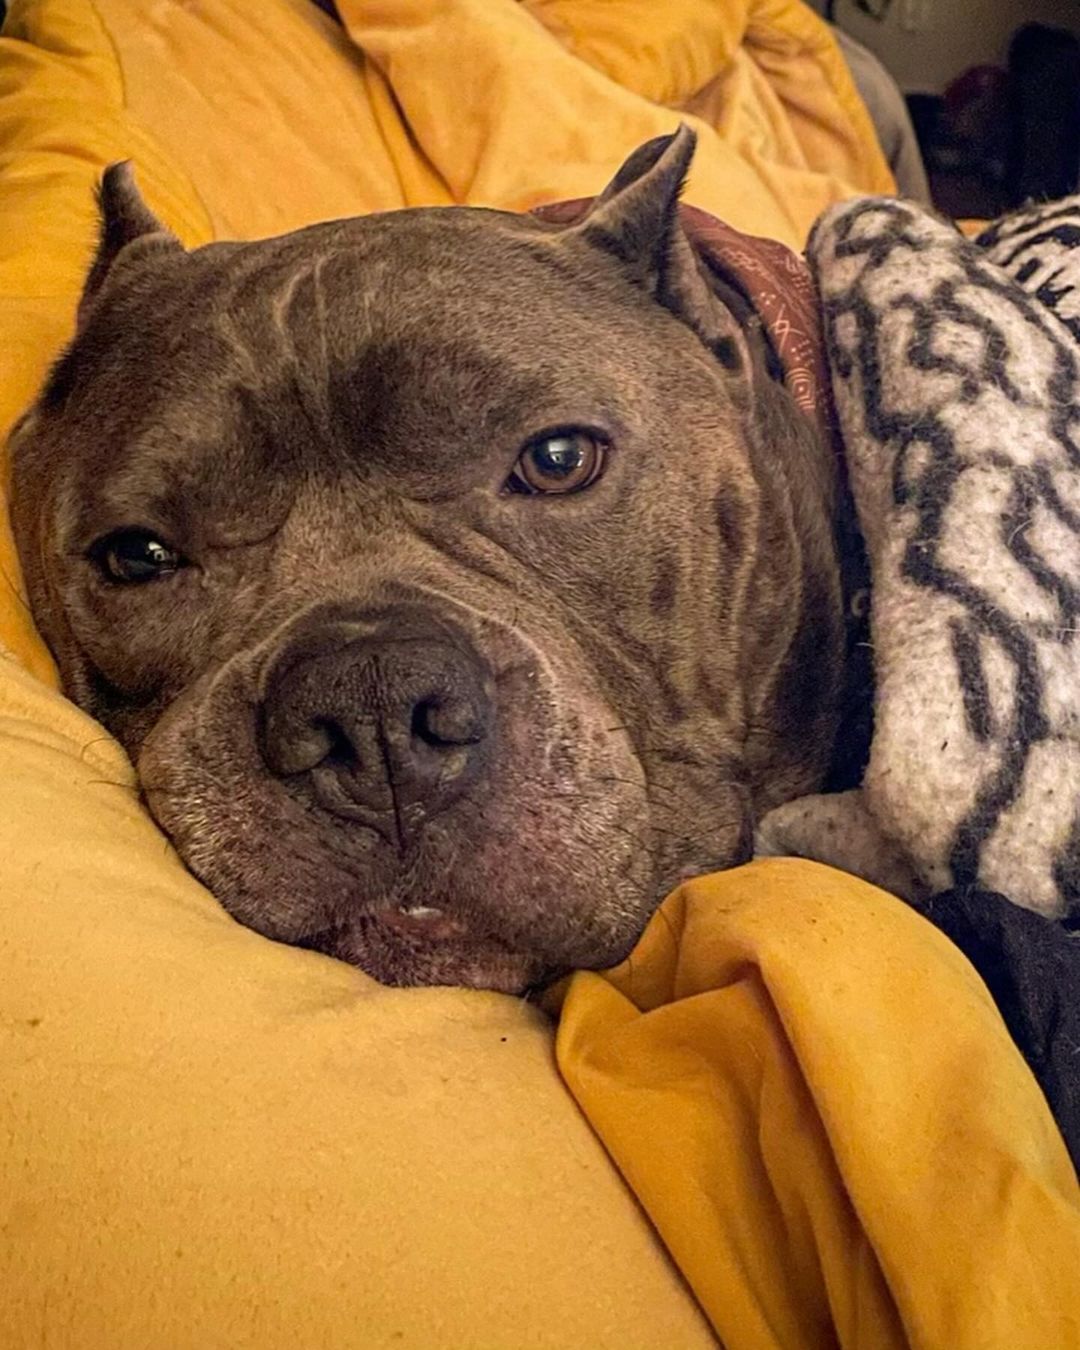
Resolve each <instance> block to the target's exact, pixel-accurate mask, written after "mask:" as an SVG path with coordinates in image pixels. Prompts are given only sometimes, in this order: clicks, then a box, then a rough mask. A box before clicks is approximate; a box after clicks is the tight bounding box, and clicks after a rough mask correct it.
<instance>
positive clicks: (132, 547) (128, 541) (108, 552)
mask: <svg viewBox="0 0 1080 1350" xmlns="http://www.w3.org/2000/svg"><path fill="white" fill-rule="evenodd" d="M90 556H91V558H93V560H94V561H95V562H96V563H97V565H98V566H99V567H100V568H101V571H102V573H103V574H104V576H105V577H106V578H107V579H108V580H109V581H114V582H117V583H119V584H120V585H139V584H141V583H142V582H146V581H155V580H157V578H158V577H166V576H171V575H172V573H173V572H176V571H179V569H180V568H181V567H182V566H183V565H184V560H183V558H181V556H180V554H179V553H178V552H177V551H176V549H174V548H172V547H171V546H170V545H169V544H167V543H165V542H164V540H162V539H159V538H158V536H157V535H155V534H153V533H151V531H150V530H117V531H116V532H115V533H114V534H110V535H106V537H105V538H104V539H101V540H99V541H98V542H97V543H96V544H95V545H94V546H93V548H92V549H91V550H90Z"/></svg>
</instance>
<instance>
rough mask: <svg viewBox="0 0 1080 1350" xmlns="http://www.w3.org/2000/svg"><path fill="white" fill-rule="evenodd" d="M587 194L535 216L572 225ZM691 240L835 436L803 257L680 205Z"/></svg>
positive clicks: (792, 387) (789, 383) (809, 411)
mask: <svg viewBox="0 0 1080 1350" xmlns="http://www.w3.org/2000/svg"><path fill="white" fill-rule="evenodd" d="M590 204H591V203H590V201H589V200H588V199H587V198H582V199H579V200H578V201H571V202H553V203H552V204H550V205H547V206H539V207H537V208H536V209H535V210H534V211H533V215H536V216H539V217H540V218H541V219H542V220H550V221H552V222H553V223H555V224H560V225H570V224H572V223H573V222H574V221H575V220H578V219H580V217H581V216H582V215H584V213H585V211H586V210H587V209H588V207H589V206H590ZM679 214H680V218H681V220H682V226H683V229H684V230H685V231H686V236H687V238H688V239H689V240H690V243H691V244H692V245H693V246H694V248H695V249H697V250H698V252H699V253H700V254H701V255H702V256H703V257H704V258H706V259H707V260H708V262H709V265H710V266H711V267H712V268H713V269H714V270H715V271H716V272H717V273H719V274H720V276H722V277H723V278H724V279H725V280H726V281H727V282H729V283H730V284H731V285H733V286H735V287H736V288H737V289H738V290H739V291H741V292H742V294H743V295H744V296H745V297H746V299H747V301H748V302H749V303H750V304H751V305H752V306H753V308H754V310H755V311H756V312H757V314H758V316H759V317H760V319H761V322H762V326H763V327H764V329H765V332H766V333H767V334H768V337H769V340H770V342H771V344H772V347H773V351H774V352H775V354H776V359H777V361H778V363H779V366H780V369H781V371H782V372H783V380H784V385H785V387H786V388H787V390H788V392H789V393H790V394H791V397H792V398H793V399H794V400H795V403H796V405H797V406H798V407H799V408H801V409H802V411H803V412H804V413H806V415H807V416H808V417H810V418H812V419H813V420H814V421H815V422H816V423H817V424H818V426H819V428H820V429H821V432H822V435H823V436H825V438H826V440H828V439H830V437H831V434H832V432H831V425H832V421H831V417H830V412H829V399H828V388H829V385H828V372H827V370H826V366H825V350H824V347H823V344H822V341H821V329H820V324H819V319H818V307H817V296H816V293H815V291H814V283H813V281H812V280H811V277H810V270H809V268H808V267H807V266H806V264H805V263H804V262H803V260H802V259H801V258H800V257H798V256H797V255H796V254H794V253H792V252H791V250H790V249H789V248H786V247H785V246H784V245H783V244H778V243H777V242H776V241H775V240H773V239H759V238H757V237H756V236H755V235H752V234H741V233H740V232H739V231H738V230H734V229H732V227H731V226H730V225H725V224H724V222H723V221H722V220H717V219H716V218H715V217H714V216H710V215H709V214H708V212H706V211H701V210H699V209H698V208H697V207H696V206H686V205H682V206H680V207H679Z"/></svg>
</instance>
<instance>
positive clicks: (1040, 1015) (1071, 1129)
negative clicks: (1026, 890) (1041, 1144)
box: [916, 888, 1080, 1173]
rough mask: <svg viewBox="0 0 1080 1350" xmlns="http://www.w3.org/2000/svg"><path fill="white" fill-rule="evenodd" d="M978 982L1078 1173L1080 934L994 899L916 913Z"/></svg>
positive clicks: (927, 905) (961, 894) (961, 892)
mask: <svg viewBox="0 0 1080 1350" xmlns="http://www.w3.org/2000/svg"><path fill="white" fill-rule="evenodd" d="M916 908H917V909H919V910H920V912H921V913H923V914H924V915H925V916H926V917H927V918H928V919H929V920H930V922H931V923H933V924H934V925H935V926H936V927H937V928H940V929H941V931H942V932H943V933H945V934H946V936H948V937H949V938H951V939H952V941H953V942H955V943H956V945H957V946H958V947H959V948H960V950H961V951H962V952H963V953H964V955H965V956H966V957H967V958H968V960H969V961H970V962H971V964H972V965H973V966H974V967H975V969H976V970H977V971H978V972H979V974H980V975H981V976H982V978H983V982H984V983H985V984H986V986H987V988H988V989H989V990H990V993H991V994H992V995H993V998H994V1001H995V1002H996V1003H997V1005H998V1008H999V1009H1000V1011H1001V1015H1002V1018H1003V1019H1004V1021H1005V1024H1006V1026H1007V1027H1008V1028H1009V1033H1010V1035H1011V1036H1012V1038H1013V1040H1014V1041H1015V1042H1016V1044H1017V1046H1018V1048H1019V1050H1020V1052H1021V1054H1022V1055H1023V1056H1024V1058H1025V1059H1026V1060H1027V1062H1028V1065H1029V1066H1030V1068H1031V1071H1032V1073H1033V1074H1034V1075H1035V1077H1036V1078H1037V1079H1038V1081H1039V1085H1040V1087H1041V1088H1042V1090H1043V1093H1044V1095H1045V1097H1046V1100H1047V1102H1048V1103H1049V1106H1050V1109H1051V1111H1052V1112H1053V1113H1054V1117H1055V1119H1056V1120H1057V1123H1058V1126H1059V1128H1060V1130H1061V1133H1062V1134H1063V1135H1064V1138H1065V1143H1066V1145H1067V1147H1068V1149H1069V1154H1070V1156H1071V1157H1072V1160H1073V1166H1074V1167H1075V1168H1076V1169H1077V1172H1078V1173H1080V933H1077V932H1076V931H1075V930H1073V929H1070V927H1069V926H1068V925H1067V924H1064V923H1056V922H1054V921H1053V920H1051V919H1044V918H1043V917H1042V916H1041V915H1039V914H1034V913H1032V911H1031V910H1027V909H1021V908H1020V907H1019V906H1018V905H1014V904H1012V903H1011V902H1010V901H1008V900H1006V899H1005V897H1004V896H1001V895H997V894H995V893H994V892H992V891H979V890H974V889H970V888H964V889H958V890H952V891H944V892H942V893H941V894H940V895H935V896H933V897H932V898H931V899H930V900H928V901H925V902H924V903H922V904H920V905H917V906H916Z"/></svg>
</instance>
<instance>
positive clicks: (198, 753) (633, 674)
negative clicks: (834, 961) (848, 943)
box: [13, 128, 843, 991]
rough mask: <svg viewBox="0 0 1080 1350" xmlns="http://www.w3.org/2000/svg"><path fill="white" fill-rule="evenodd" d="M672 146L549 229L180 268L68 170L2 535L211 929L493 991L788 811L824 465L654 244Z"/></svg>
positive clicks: (826, 531)
mask: <svg viewBox="0 0 1080 1350" xmlns="http://www.w3.org/2000/svg"><path fill="white" fill-rule="evenodd" d="M692 153H693V135H692V133H691V132H690V131H689V130H687V129H686V128H683V129H681V130H680V131H679V132H677V133H676V134H675V135H674V136H673V137H669V138H664V139H662V140H660V141H656V142H650V143H649V144H648V145H646V146H644V147H642V148H641V149H640V150H639V151H638V152H637V153H636V154H635V155H633V156H632V157H631V159H630V160H629V161H627V163H626V165H624V167H623V169H622V170H621V171H620V172H619V174H618V175H617V177H616V178H615V180H614V181H613V183H612V184H611V185H610V186H609V188H608V189H607V190H606V191H605V192H604V193H603V195H602V196H601V197H599V198H598V199H597V200H596V202H595V203H594V204H593V206H592V208H591V209H590V210H589V212H588V213H587V215H586V216H585V217H584V218H583V219H582V220H580V221H579V222H578V223H576V224H574V225H572V226H553V225H552V224H550V223H546V222H543V221H540V220H537V219H535V218H532V217H529V216H520V215H513V214H508V213H503V212H498V211H486V210H475V209H466V208H453V209H441V210H434V209H433V210H408V211H401V212H394V213H390V214H385V215H377V216H370V217H366V218H361V219H355V220H345V221H337V222H332V223H327V224H321V225H316V226H313V227H311V228H309V229H305V230H301V231H299V232H297V233H294V234H290V235H287V236H285V237H283V238H280V239H272V240H267V241H263V242H258V243H249V244H214V245H210V246H208V247H205V248H200V249H197V250H195V251H192V252H187V251H185V250H184V248H183V247H182V246H181V245H180V244H179V242H178V241H177V240H176V239H174V238H173V237H172V236H171V235H170V234H169V233H168V232H167V231H166V230H165V229H164V228H163V226H162V225H161V224H160V223H159V222H158V221H157V220H156V219H155V218H154V217H153V216H152V215H151V213H150V212H149V210H148V209H147V207H146V206H145V205H144V204H143V202H142V201H141V199H140V198H139V196H138V193H137V191H136V189H135V187H134V184H133V182H132V179H131V177H130V175H129V173H128V171H127V169H126V168H124V167H123V166H120V167H116V168H114V169H112V170H110V171H109V172H108V174H107V175H106V177H105V180H104V183H103V187H102V193H101V201H102V216H103V226H102V239H101V244H100V248H99V252H98V255H97V257H96V260H95V261H94V264H93V267H92V269H91V272H90V274H89V278H88V280H87V283H86V290H85V294H84V297H83V300H82V304H81V307H80V312H79V320H78V329H77V334H76V336H75V338H74V340H73V342H72V344H71V346H70V347H69V349H68V350H67V351H66V353H65V354H64V355H63V356H62V358H61V359H60V361H59V362H58V364H57V365H56V366H55V368H54V369H53V371H52V373H51V375H50V377H49V379H48V381H47V383H46V385H45V387H44V389H43V391H42V393H41V395H40V398H39V400H38V402H37V404H36V405H35V407H34V408H33V409H32V410H31V411H30V413H29V414H28V415H27V416H26V417H25V418H24V419H23V421H22V422H21V424H20V425H19V427H18V429H17V431H16V433H15V435H14V438H13V463H14V493H13V497H14V510H13V516H14V526H15V530H16V537H17V542H18V546H19V550H20V554H21V557H22V561H23V563H24V566H25V572H26V577H27V584H28V587H29V592H30V597H31V602H32V605H33V609H34V612H35V615H36V617H37V620H38V622H39V624H40V627H41V629H42V631H43V633H44V635H45V637H46V639H47V641H48V642H49V644H50V646H51V648H52V650H53V652H54V654H55V656H56V658H57V661H58V662H59V666H60V670H61V673H62V677H63V680H64V683H65V687H66V689H67V691H68V693H69V694H70V696H71V697H72V698H73V699H75V700H76V702H78V703H79V704H80V705H81V706H82V707H83V708H85V709H86V710H87V711H88V712H90V713H92V714H93V715H94V716H95V717H96V718H98V719H100V721H101V722H103V723H104V724H105V726H106V727H107V728H108V729H109V730H110V731H112V732H113V733H114V734H115V735H116V736H117V737H118V738H119V740H120V741H121V742H122V744H123V745H124V746H125V747H126V749H127V750H128V751H129V753H130V754H131V755H132V757H133V759H134V760H135V762H136V764H137V766H138V770H139V774H140V778H141V782H142V785H143V790H144V792H145V796H146V800H147V803H148V805H149V808H150V810H151V811H152V812H153V814H154V816H155V817H156V818H157V820H158V821H159V822H160V824H161V825H162V826H163V827H164V829H165V830H166V831H167V832H168V834H169V835H170V836H171V837H172V839H173V841H174V842H175V844H176V847H177V848H178V850H179V851H180V853H181V855H182V856H183V858H184V860H185V862H186V863H187V865H188V867H189V868H190V869H191V871H192V872H193V873H194V874H195V875H196V876H197V877H199V878H201V880H202V881H204V882H205V883H206V884H207V885H208V886H209V887H210V888H211V889H212V890H213V892H214V894H215V895H216V896H217V897H218V898H219V899H220V900H221V902H222V904H224V905H225V906H226V907H227V908H228V910H229V911H230V912H231V913H232V914H233V915H234V916H235V917H236V918H237V919H238V920H240V921H241V922H242V923H244V924H247V925H250V926H251V927H252V928H254V929H257V930H258V931H259V932H261V933H264V934H266V935H267V936H269V937H271V938H274V939H277V940H279V941H283V942H289V943H296V944H299V945H303V946H307V947H312V948H316V949H319V950H322V951H325V952H328V953H331V954H333V955H334V956H337V957H341V958H343V959H345V960H347V961H351V962H354V963H356V964H357V965H359V966H360V967H362V968H363V969H364V970H366V971H368V972H369V973H370V974H372V975H373V976H375V977H376V978H377V979H379V980H382V981H385V982H389V983H444V984H445V983H459V984H465V985H474V986H478V987H485V988H492V989H499V990H507V991H520V990H522V989H525V988H527V987H528V986H530V985H532V984H534V983H536V982H538V981H541V980H543V979H545V978H547V977H549V976H551V975H552V974H553V973H554V972H557V971H561V970H564V969H566V968H570V967H594V968H595V967H601V966H605V965H608V964H611V963H613V962H615V961H617V960H619V959H620V958H622V957H623V956H624V955H625V954H626V953H627V951H628V950H629V949H630V947H631V946H632V945H633V943H634V941H635V939H636V938H637V936H638V935H639V934H640V932H641V929H642V927H643V926H644V924H645V922H646V921H647V919H648V918H649V916H650V914H651V913H652V912H653V910H654V909H655V908H656V906H657V904H658V903H659V901H660V900H661V899H662V897H663V896H664V894H665V893H666V892H667V891H668V890H669V889H670V888H671V887H672V886H673V885H674V884H676V883H677V882H678V881H679V880H680V879H682V878H685V877H687V876H688V875H692V874H696V873H701V872H705V871H709V870H713V869H716V868H721V867H726V866H729V865H731V864H733V863H735V862H738V861H741V860H743V859H745V858H746V857H747V856H748V854H749V850H750V846H751V839H752V830H753V825H754V821H755V820H756V819H757V817H758V816H759V815H760V814H761V813H762V812H763V811H765V810H767V809H769V808H770V807H772V806H774V805H776V804H777V803H779V802H782V801H785V800H787V799H789V798H792V797H796V796H798V795H800V794H802V793H806V792H809V791H813V790H815V789H817V788H818V787H819V786H820V785H821V781H822V777H823V775H824V773H825V771H826V767H827V765H828V763H829V759H830V754H831V751H832V747H833V741H834V737H835V733H836V721H837V698H838V691H839V684H840V670H841V665H842V646H843V618H842V603H841V581H840V567H839V561H838V549H837V544H836V539H835V532H834V519H835V514H836V501H835V497H836V492H837V484H836V481H835V479H836V473H835V467H834V464H833V459H832V454H831V452H830V450H829V449H828V448H827V447H826V446H825V445H823V444H821V443H820V441H819V439H818V438H817V437H816V436H815V434H814V432H813V429H812V428H811V427H810V424H809V423H808V421H807V419H806V418H805V417H803V416H802V415H801V414H800V413H799V412H798V411H797V410H796V408H795V406H794V404H793V402H792V400H791V397H790V396H789V394H788V393H787V392H786V390H785V389H784V388H783V387H782V386H781V385H780V384H778V383H777V382H776V381H775V380H774V379H771V378H770V377H769V375H768V373H767V371H766V369H765V364H764V354H763V347H764V343H763V340H762V339H761V337H760V334H758V335H754V334H753V333H751V331H750V330H749V329H748V328H747V326H746V325H745V324H744V323H743V322H742V321H741V320H740V318H739V317H737V312H736V311H735V310H733V308H732V307H731V306H729V305H728V304H725V303H724V301H723V299H722V297H721V296H720V295H718V294H717V293H716V291H715V289H714V288H712V287H710V286H709V285H708V284H707V283H706V281H705V279H704V277H703V274H702V271H701V269H700V267H699V265H698V263H697V262H696V260H695V257H694V254H693V252H692V250H691V248H690V246H689V245H688V243H687V241H686V238H685V236H684V235H683V233H682V231H681V227H680V225H679V221H678V211H677V199H678V194H679V190H680V188H681V184H682V181H683V178H684V176H685V173H686V169H687V166H688V164H689V161H690V157H691V155H692Z"/></svg>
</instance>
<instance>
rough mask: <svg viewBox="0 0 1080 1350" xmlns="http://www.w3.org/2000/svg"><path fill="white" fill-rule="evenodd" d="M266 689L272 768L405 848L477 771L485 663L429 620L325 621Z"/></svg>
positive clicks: (489, 713)
mask: <svg viewBox="0 0 1080 1350" xmlns="http://www.w3.org/2000/svg"><path fill="white" fill-rule="evenodd" d="M264 688H265V692H264V694H263V705H262V728H261V730H262V754H263V758H264V760H265V761H266V764H267V766H268V767H269V769H270V770H271V771H272V772H273V773H274V774H275V775H277V776H278V777H280V778H283V779H286V780H289V781H290V782H292V783H294V784H297V785H300V786H302V788H303V789H304V790H306V791H309V792H310V793H311V794H313V795H314V797H315V798H316V800H317V801H318V802H319V803H320V804H321V805H322V806H323V807H325V808H327V809H329V810H330V811H333V812H334V813H335V814H337V815H340V816H345V817H348V818H350V819H359V820H364V821H367V822H368V823H369V824H371V825H372V826H373V827H374V828H376V829H379V830H380V832H382V833H384V834H387V835H391V836H393V837H394V838H395V839H396V842H397V843H398V845H399V846H400V845H403V844H404V843H405V842H406V841H407V840H408V838H409V837H410V836H411V835H412V834H413V833H414V831H415V830H416V829H417V828H418V827H420V826H422V825H423V823H424V822H425V821H426V820H427V819H428V818H429V817H430V816H432V815H434V814H436V813H437V812H439V811H441V810H443V809H445V807H447V806H448V805H450V803H451V802H453V801H454V800H456V799H457V798H458V797H460V796H461V794H462V793H463V792H464V791H465V790H466V789H467V788H468V787H469V785H470V784H472V783H473V782H475V780H476V778H477V775H478V774H479V773H480V772H482V769H483V765H484V761H485V759H486V754H487V747H488V742H489V737H490V733H491V730H492V721H493V702H492V683H491V678H490V672H489V671H488V669H487V667H486V666H485V664H484V663H483V662H482V661H481V659H480V657H479V656H478V654H477V653H476V652H475V650H474V649H473V648H472V646H471V644H470V643H469V642H468V641H467V639H465V638H464V636H462V635H458V634H456V633H455V632H453V631H452V630H450V629H448V628H447V627H445V626H444V625H442V624H438V623H436V622H435V621H434V620H425V619H423V618H420V619H417V618H415V617H412V618H409V619H402V618H401V617H395V616H394V615H388V616H384V617H380V618H379V619H377V620H362V619H357V620H355V621H350V622H349V623H348V624H342V623H337V624H333V625H328V626H327V628H326V629H325V630H323V631H321V632H318V633H315V634H309V635H307V636H306V637H305V638H304V639H302V641H300V642H299V643H297V644H296V645H295V646H294V647H292V648H290V649H287V650H286V651H284V652H283V653H282V654H281V656H280V657H279V659H278V660H277V662H276V663H275V665H274V667H273V668H272V669H271V671H270V672H269V675H268V677H267V679H266V682H265V687H264Z"/></svg>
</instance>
